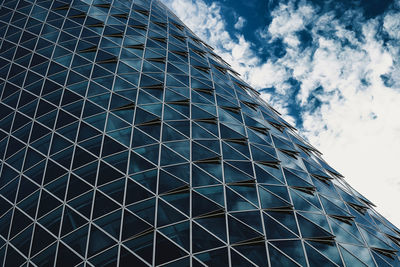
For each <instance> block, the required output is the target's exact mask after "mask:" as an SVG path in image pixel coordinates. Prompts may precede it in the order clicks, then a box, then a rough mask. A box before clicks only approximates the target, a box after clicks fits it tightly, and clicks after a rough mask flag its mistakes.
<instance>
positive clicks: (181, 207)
mask: <svg viewBox="0 0 400 267" xmlns="http://www.w3.org/2000/svg"><path fill="white" fill-rule="evenodd" d="M0 3H1V5H0V265H2V266H7V267H8V266H55V265H56V266H117V265H118V266H151V265H153V266H154V265H157V266H255V265H258V266H298V265H300V266H400V260H399V255H400V254H399V252H398V251H399V246H400V230H399V229H397V228H396V227H395V226H393V225H392V224H391V223H390V222H388V221H387V220H386V219H385V218H383V217H382V216H381V215H379V214H378V213H377V212H376V211H375V210H374V209H373V204H372V203H371V202H370V201H368V200H367V199H366V198H364V197H363V196H362V195H360V194H359V193H357V192H356V191H355V190H354V189H352V188H351V187H350V186H349V185H348V184H347V183H346V181H345V180H344V179H343V177H342V176H341V175H340V174H339V173H338V172H337V171H335V170H334V169H333V168H331V167H330V166H329V165H328V164H327V163H326V162H325V161H324V160H322V158H321V157H320V155H321V154H320V152H318V150H317V149H315V148H314V147H313V146H311V145H310V144H309V143H307V142H306V141H305V140H304V139H302V138H301V137H300V136H299V135H298V134H297V133H296V130H295V129H294V128H293V127H292V126H291V125H289V124H288V123H286V122H285V121H284V120H283V119H282V118H281V117H280V116H279V113H278V112H277V111H275V110H274V109H273V108H272V107H271V106H269V105H268V104H267V103H265V102H264V101H263V100H261V98H260V97H259V94H258V93H257V92H256V91H255V90H254V89H252V88H251V87H250V86H249V85H247V84H246V83H245V82H243V81H242V80H241V79H240V77H239V76H238V74H237V73H236V72H235V71H234V70H232V69H231V68H230V66H229V65H228V64H227V63H226V62H224V60H223V59H222V58H221V57H219V56H218V55H216V54H215V53H214V52H213V50H212V48H211V47H210V46H209V45H207V44H206V43H205V42H203V41H202V40H200V39H199V38H198V37H196V35H194V34H193V33H192V32H191V31H190V29H188V28H187V27H186V26H185V25H184V24H183V23H182V22H181V21H180V20H179V19H178V18H177V17H176V16H175V15H174V14H173V13H171V11H169V10H168V9H167V8H166V7H165V6H164V5H163V4H161V3H160V2H159V1H157V0H153V1H151V0H134V1H133V0H113V1H111V0H73V1H72V0H71V1H61V0H2V1H0ZM188 12H190V10H188ZM377 186H379V184H378V185H377Z"/></svg>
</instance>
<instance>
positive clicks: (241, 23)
mask: <svg viewBox="0 0 400 267" xmlns="http://www.w3.org/2000/svg"><path fill="white" fill-rule="evenodd" d="M245 24H246V19H245V18H243V17H239V18H238V20H237V21H236V23H235V25H233V27H234V28H235V29H236V30H241V29H242V28H243V27H244V25H245Z"/></svg>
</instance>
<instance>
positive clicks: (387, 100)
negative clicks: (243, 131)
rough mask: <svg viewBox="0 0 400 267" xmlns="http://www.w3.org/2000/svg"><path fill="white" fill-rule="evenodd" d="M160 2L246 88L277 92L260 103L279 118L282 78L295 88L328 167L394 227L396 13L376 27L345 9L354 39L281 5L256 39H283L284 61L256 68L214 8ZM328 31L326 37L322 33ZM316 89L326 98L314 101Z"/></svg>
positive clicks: (398, 93)
mask: <svg viewBox="0 0 400 267" xmlns="http://www.w3.org/2000/svg"><path fill="white" fill-rule="evenodd" d="M164 2H165V3H166V4H167V5H168V6H169V7H170V8H172V9H173V11H174V12H175V13H176V14H177V15H178V17H180V18H181V19H182V21H183V22H185V23H186V24H187V25H188V27H189V28H191V29H192V30H194V32H195V33H196V34H197V35H199V37H200V38H202V39H204V40H206V41H207V42H208V43H209V44H211V45H212V46H214V47H215V48H216V53H218V54H220V55H221V56H222V57H223V58H224V59H225V60H226V61H228V62H229V63H231V65H232V66H233V68H234V69H235V70H237V71H238V72H239V73H241V74H242V78H244V79H245V80H247V81H248V82H249V83H250V84H251V85H252V86H254V87H255V88H257V89H260V88H270V87H274V88H276V89H277V90H278V92H277V93H278V94H279V95H281V96H282V98H277V97H276V96H271V95H268V94H264V95H263V98H264V99H266V100H267V101H268V102H269V103H272V104H273V106H274V107H275V108H277V109H278V110H279V111H280V112H281V113H283V114H287V113H288V110H287V108H288V107H287V95H290V94H289V92H290V91H291V90H292V85H291V84H290V83H288V79H289V78H290V77H293V78H295V79H296V80H298V81H300V82H301V86H300V92H299V94H298V95H297V99H296V100H297V101H298V103H299V104H300V106H301V108H302V114H301V116H302V119H303V128H304V129H303V135H304V136H306V137H307V138H308V139H309V140H310V141H311V143H312V144H314V145H315V146H316V147H317V148H319V150H320V151H322V152H324V158H325V159H326V160H327V162H329V163H330V164H331V165H332V166H333V167H334V168H335V169H337V170H338V171H339V172H341V173H342V174H344V175H345V177H346V180H347V181H348V183H349V184H350V185H352V186H353V187H354V188H355V189H357V190H358V191H359V192H360V193H362V194H363V195H365V196H366V197H367V198H369V199H370V200H371V201H372V202H373V203H375V204H376V205H377V206H378V207H377V210H378V211H379V212H381V213H382V214H383V215H384V216H386V217H387V218H388V219H389V220H391V221H392V222H393V223H394V224H396V225H397V226H400V213H399V212H397V210H398V203H400V174H399V172H398V166H399V160H398V151H400V120H399V118H398V117H399V114H400V104H399V103H400V63H399V55H400V48H399V47H400V46H399V43H400V15H399V13H395V12H394V11H391V12H388V13H386V14H384V15H382V16H383V17H382V19H383V27H380V25H379V20H378V19H370V20H368V21H361V20H362V19H363V18H362V17H361V16H360V15H359V12H358V11H354V10H348V11H346V13H345V14H344V16H346V17H347V18H352V19H353V20H354V23H358V24H357V25H360V27H361V28H360V30H361V31H360V32H359V33H358V34H356V33H355V32H354V31H352V30H349V29H348V28H347V27H346V26H345V25H343V23H342V22H341V21H340V20H339V19H337V18H336V17H335V16H334V14H333V13H329V12H328V13H324V14H322V15H320V14H318V13H317V9H316V8H315V7H314V6H312V5H311V4H308V3H307V2H305V1H301V2H300V4H299V5H294V4H293V3H289V4H285V5H284V4H280V5H279V6H278V7H277V8H276V9H275V10H274V11H273V12H272V18H273V19H272V22H271V23H270V25H269V27H268V28H267V29H265V31H264V32H259V33H260V37H261V38H265V37H267V36H269V37H270V38H271V40H277V39H279V40H282V42H283V43H284V44H285V46H286V54H285V55H284V56H283V57H282V58H279V59H276V60H274V61H272V60H268V61H267V62H264V63H262V62H261V60H260V59H259V58H258V57H257V55H256V53H255V52H253V51H252V49H251V43H250V42H249V41H247V40H246V39H245V38H244V37H243V36H242V35H237V36H231V35H230V34H229V33H228V32H227V30H226V27H225V22H224V20H223V18H222V16H221V12H220V7H219V6H218V5H217V4H215V3H214V4H212V5H207V4H205V3H204V1H202V0H198V1H196V2H193V1H191V0H165V1H164ZM398 5H399V7H400V1H398ZM187 10H191V12H190V13H189V12H187ZM310 25H311V29H310V27H308V30H310V34H311V37H312V41H313V44H314V45H315V46H314V48H310V47H308V48H305V49H304V48H302V47H301V40H300V39H299V36H298V34H297V33H298V32H299V31H301V30H304V29H306V27H307V26H310ZM380 31H383V33H382V32H380ZM327 32H329V35H328V34H324V33H327ZM380 34H386V35H388V36H390V37H391V39H392V41H390V42H386V43H383V41H382V40H381V39H380V38H379V37H377V36H379V35H380ZM332 36H334V38H332ZM382 76H384V77H386V83H385V81H384V80H383V79H382ZM387 85H390V87H388V86H387ZM320 86H322V88H323V90H324V91H323V93H321V94H317V95H316V93H315V89H316V88H318V87H320ZM311 96H314V97H317V98H318V99H319V101H321V106H320V107H319V108H318V109H317V110H315V109H310V108H309V105H310V97H311ZM285 97H286V98H285ZM286 118H287V119H288V121H290V122H294V120H293V118H291V117H288V116H286Z"/></svg>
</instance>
